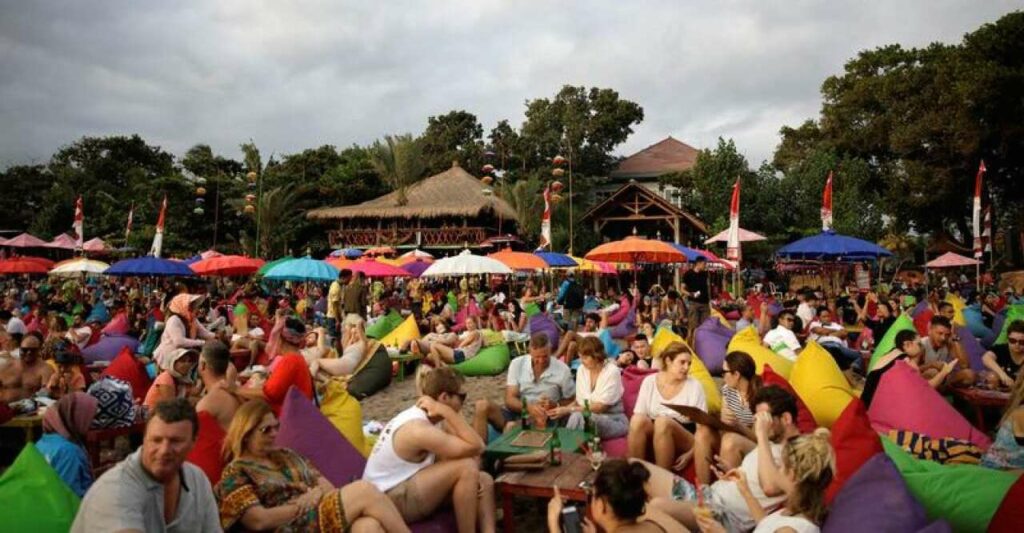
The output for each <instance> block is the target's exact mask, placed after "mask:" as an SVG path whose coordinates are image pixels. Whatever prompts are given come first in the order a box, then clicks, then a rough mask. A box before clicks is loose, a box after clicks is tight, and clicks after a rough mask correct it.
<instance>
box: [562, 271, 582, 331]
mask: <svg viewBox="0 0 1024 533" xmlns="http://www.w3.org/2000/svg"><path fill="white" fill-rule="evenodd" d="M584 300H585V295H584V294H583V286H582V285H580V284H579V283H578V282H577V281H576V274H575V273H573V272H569V273H567V274H566V275H565V280H564V281H562V285H561V286H559V288H558V298H557V299H556V300H555V301H556V302H558V303H559V304H561V306H562V319H563V320H565V323H566V329H568V330H570V331H575V330H576V328H577V327H578V326H579V325H580V320H581V319H582V317H583V303H584Z"/></svg>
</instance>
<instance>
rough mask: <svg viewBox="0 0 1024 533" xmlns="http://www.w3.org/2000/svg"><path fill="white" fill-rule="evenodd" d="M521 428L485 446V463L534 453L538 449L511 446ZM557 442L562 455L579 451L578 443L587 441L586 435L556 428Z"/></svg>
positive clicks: (573, 430) (582, 432)
mask: <svg viewBox="0 0 1024 533" xmlns="http://www.w3.org/2000/svg"><path fill="white" fill-rule="evenodd" d="M555 430H556V429H555V428H548V429H546V430H544V431H548V432H551V431H555ZM522 431H523V430H522V428H519V427H517V428H515V429H513V430H510V431H509V432H508V433H505V434H503V435H502V436H501V437H500V438H499V439H498V440H496V441H494V442H492V443H490V444H488V445H487V448H486V449H485V450H484V459H486V462H487V463H490V462H493V461H494V460H495V459H502V458H505V457H508V456H510V455H518V454H521V453H532V452H536V451H537V450H538V448H529V447H525V446H513V445H512V441H513V440H515V438H516V437H518V436H519V434H520V433H522ZM557 431H558V441H559V442H560V443H561V444H562V453H572V452H575V451H576V450H579V449H580V443H581V442H584V441H586V440H587V433H586V432H585V431H581V430H578V429H566V428H557Z"/></svg>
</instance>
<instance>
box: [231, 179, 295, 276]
mask: <svg viewBox="0 0 1024 533" xmlns="http://www.w3.org/2000/svg"><path fill="white" fill-rule="evenodd" d="M306 192H307V187H305V186H297V185H295V184H291V183H290V184H288V185H284V186H281V187H274V188H273V189H268V190H265V191H263V198H262V199H261V200H260V203H259V207H258V208H257V210H256V213H255V216H256V217H257V221H258V223H259V226H260V227H261V228H262V229H261V230H260V234H259V236H258V239H259V250H260V251H261V253H262V254H263V255H264V256H266V257H271V258H273V257H282V256H284V255H287V253H288V244H289V242H290V241H291V239H292V238H293V237H294V235H295V232H296V230H297V229H299V228H300V227H302V224H303V222H304V221H305V213H306V209H305V208H306V205H307V199H306V198H304V196H305V195H306ZM229 204H231V205H232V206H233V207H235V208H236V209H238V210H239V211H241V210H242V207H243V206H244V205H245V200H244V199H242V198H235V199H232V200H231V201H229ZM240 240H241V244H242V247H243V248H244V249H245V250H246V253H249V254H252V255H255V250H256V244H257V243H256V240H255V239H253V238H252V237H250V236H248V235H244V236H243V237H242V238H241V239H240Z"/></svg>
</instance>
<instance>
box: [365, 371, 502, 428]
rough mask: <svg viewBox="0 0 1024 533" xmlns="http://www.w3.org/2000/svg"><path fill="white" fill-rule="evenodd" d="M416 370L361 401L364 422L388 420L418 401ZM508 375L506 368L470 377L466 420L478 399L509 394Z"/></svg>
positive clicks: (468, 378)
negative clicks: (506, 383)
mask: <svg viewBox="0 0 1024 533" xmlns="http://www.w3.org/2000/svg"><path fill="white" fill-rule="evenodd" d="M412 374H413V373H412V372H410V373H409V375H408V376H407V377H406V379H405V380H404V381H397V380H396V381H392V382H391V385H390V386H388V388H386V389H384V390H383V391H381V392H378V393H377V394H374V395H373V396H371V397H369V398H367V399H365V400H363V401H362V402H360V404H361V405H362V408H363V422H367V421H370V420H376V421H378V422H380V423H382V424H383V423H387V421H388V420H391V418H392V417H393V416H395V415H396V414H398V413H399V412H401V411H402V410H403V409H405V408H406V407H409V406H410V405H412V404H413V402H415V401H416V388H415V385H414V383H415V382H414V379H413V376H412ZM505 376H506V373H505V372H502V373H501V374H499V375H497V376H483V377H467V378H466V384H465V388H464V390H465V391H466V392H467V393H469V396H467V397H466V405H465V407H463V409H462V414H463V416H465V417H466V420H467V421H469V422H472V420H473V411H474V405H475V404H476V401H477V400H479V399H481V398H488V399H491V400H493V401H497V402H502V401H504V400H503V399H504V397H505Z"/></svg>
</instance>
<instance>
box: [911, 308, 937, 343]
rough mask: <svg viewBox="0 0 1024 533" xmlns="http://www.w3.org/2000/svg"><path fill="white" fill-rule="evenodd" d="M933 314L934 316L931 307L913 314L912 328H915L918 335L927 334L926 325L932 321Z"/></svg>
mask: <svg viewBox="0 0 1024 533" xmlns="http://www.w3.org/2000/svg"><path fill="white" fill-rule="evenodd" d="M933 316H935V312H934V311H932V310H931V309H926V310H924V311H922V312H920V313H918V314H916V315H914V329H916V330H917V334H918V335H920V336H922V337H924V336H925V335H927V334H928V325H929V323H930V322H931V321H932V317H933Z"/></svg>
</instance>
